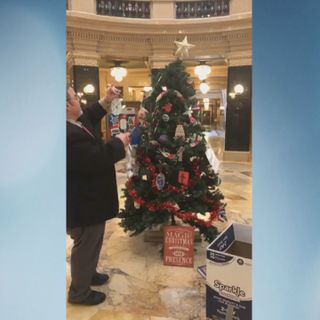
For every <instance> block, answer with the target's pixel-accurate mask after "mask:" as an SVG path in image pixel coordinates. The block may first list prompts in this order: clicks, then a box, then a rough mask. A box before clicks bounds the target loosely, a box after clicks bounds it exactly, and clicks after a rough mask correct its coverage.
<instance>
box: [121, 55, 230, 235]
mask: <svg viewBox="0 0 320 320" xmlns="http://www.w3.org/2000/svg"><path fill="white" fill-rule="evenodd" d="M142 108H143V109H142V110H144V112H140V116H142V117H143V119H141V121H140V122H141V123H140V124H139V125H138V126H137V128H136V129H135V130H134V132H133V133H132V134H133V138H134V139H133V140H135V141H134V143H135V146H134V147H133V148H132V152H133V160H132V168H131V169H132V171H131V174H130V177H129V179H128V181H127V183H126V186H125V189H124V196H125V208H124V209H123V210H122V211H121V214H120V216H121V218H122V220H121V223H120V225H121V226H122V227H123V228H124V230H125V231H129V232H131V235H137V234H139V233H141V232H142V231H144V230H145V229H147V228H150V227H153V226H155V225H159V224H160V225H164V224H176V223H179V224H189V225H191V226H193V227H195V228H197V229H198V230H199V232H200V234H202V235H203V236H204V239H205V240H207V241H212V240H213V239H214V238H215V237H216V236H217V234H218V230H217V228H216V226H215V224H216V221H217V220H219V219H225V210H224V208H225V205H224V203H223V202H222V199H223V195H222V193H221V192H220V191H219V189H218V188H217V186H218V185H219V183H220V179H219V177H218V175H217V174H216V173H215V172H214V170H213V169H212V167H211V165H210V164H209V161H208V159H207V156H206V151H207V142H206V140H205V137H204V134H203V129H202V127H201V124H200V122H199V119H198V116H199V115H198V112H199V111H198V109H199V108H198V107H197V99H196V96H195V90H194V87H193V84H192V81H191V79H190V77H189V75H188V74H187V73H186V71H185V67H184V65H183V63H182V61H181V60H179V59H177V60H176V61H174V62H173V63H171V64H169V65H168V66H167V67H166V68H165V69H164V70H163V71H161V72H160V73H159V74H158V76H157V79H155V85H154V88H153V90H152V92H151V94H150V96H149V97H147V98H146V99H144V101H143V102H142Z"/></svg>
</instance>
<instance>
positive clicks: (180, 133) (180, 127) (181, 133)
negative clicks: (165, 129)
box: [174, 124, 186, 140]
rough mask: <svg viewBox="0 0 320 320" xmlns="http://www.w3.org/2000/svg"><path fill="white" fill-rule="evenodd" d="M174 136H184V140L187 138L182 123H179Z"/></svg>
mask: <svg viewBox="0 0 320 320" xmlns="http://www.w3.org/2000/svg"><path fill="white" fill-rule="evenodd" d="M174 137H175V138H176V139H178V138H182V139H183V140H184V139H185V137H186V136H185V133H184V128H183V125H182V124H178V125H177V127H176V132H175V135H174Z"/></svg>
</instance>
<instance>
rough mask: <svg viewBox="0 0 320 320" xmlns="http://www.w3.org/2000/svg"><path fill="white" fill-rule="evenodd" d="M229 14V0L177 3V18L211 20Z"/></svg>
mask: <svg viewBox="0 0 320 320" xmlns="http://www.w3.org/2000/svg"><path fill="white" fill-rule="evenodd" d="M228 14H229V0H209V1H188V2H187V1H186V2H176V18H177V19H192V18H209V17H216V16H226V15H228Z"/></svg>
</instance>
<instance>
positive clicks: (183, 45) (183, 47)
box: [174, 36, 194, 58]
mask: <svg viewBox="0 0 320 320" xmlns="http://www.w3.org/2000/svg"><path fill="white" fill-rule="evenodd" d="M174 43H175V44H176V46H177V47H178V49H177V51H176V56H178V57H180V58H183V57H184V56H185V57H188V56H189V50H190V49H191V48H192V47H194V44H191V43H188V38H187V36H185V37H184V39H183V40H182V41H175V42H174Z"/></svg>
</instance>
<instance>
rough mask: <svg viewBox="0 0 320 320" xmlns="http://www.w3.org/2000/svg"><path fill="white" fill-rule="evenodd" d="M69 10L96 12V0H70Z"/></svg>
mask: <svg viewBox="0 0 320 320" xmlns="http://www.w3.org/2000/svg"><path fill="white" fill-rule="evenodd" d="M68 7H69V10H73V11H82V12H86V13H93V14H96V11H97V9H96V0H68Z"/></svg>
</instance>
